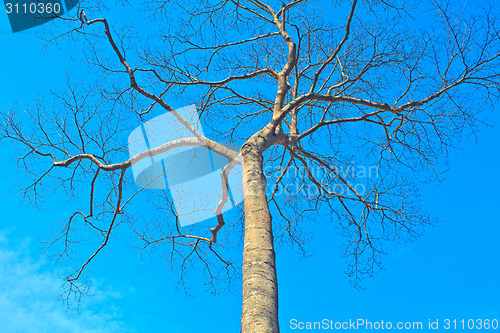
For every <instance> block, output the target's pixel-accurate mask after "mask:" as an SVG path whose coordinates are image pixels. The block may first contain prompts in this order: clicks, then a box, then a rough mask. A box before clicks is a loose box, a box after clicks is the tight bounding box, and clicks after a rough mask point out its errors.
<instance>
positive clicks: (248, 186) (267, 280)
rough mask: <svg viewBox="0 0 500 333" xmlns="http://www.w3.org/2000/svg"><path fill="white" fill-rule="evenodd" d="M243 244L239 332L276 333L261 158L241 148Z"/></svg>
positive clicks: (268, 218)
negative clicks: (241, 308)
mask: <svg viewBox="0 0 500 333" xmlns="http://www.w3.org/2000/svg"><path fill="white" fill-rule="evenodd" d="M242 153H243V162H244V166H243V182H244V193H245V244H244V250H243V310H242V317H241V332H243V333H258V332H266V333H271V332H279V324H278V280H277V276H276V262H275V253H274V244H273V230H272V218H271V213H270V211H269V206H268V204H267V196H266V178H265V176H264V172H263V168H262V154H261V153H260V152H259V151H258V150H257V149H256V148H252V147H251V146H248V147H244V149H242Z"/></svg>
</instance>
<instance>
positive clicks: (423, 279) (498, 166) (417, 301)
mask: <svg viewBox="0 0 500 333" xmlns="http://www.w3.org/2000/svg"><path fill="white" fill-rule="evenodd" d="M40 31H41V29H40V28H37V29H33V30H30V31H27V32H23V33H18V34H12V33H10V29H9V27H8V20H7V16H6V14H5V13H4V12H3V11H2V12H1V13H0V41H1V43H0V45H1V52H0V63H1V66H0V78H1V86H2V89H1V90H0V108H1V109H2V110H5V109H6V108H8V107H9V106H10V104H11V103H13V102H15V101H17V102H18V103H19V105H20V106H22V105H27V104H29V103H30V101H32V100H34V99H35V98H36V97H37V96H44V95H47V94H48V93H49V89H51V88H57V89H59V88H61V87H62V85H63V84H64V82H65V81H66V78H65V72H69V73H71V75H72V76H73V77H79V78H82V79H83V80H84V79H85V77H86V73H87V71H86V69H85V67H84V66H83V65H82V64H80V63H79V62H76V61H74V60H73V59H72V58H71V55H73V56H74V55H75V54H74V53H72V52H71V47H68V46H67V45H63V46H62V48H61V49H56V48H53V47H51V48H49V49H48V50H47V51H43V50H42V45H43V43H42V42H41V41H40V40H39V39H38V33H39V32H40ZM20 109H22V107H21V108H20ZM489 111H493V110H489ZM497 111H498V110H496V111H495V112H492V113H491V116H490V120H489V122H490V124H492V125H493V127H491V128H486V127H484V128H483V129H482V130H481V131H480V133H479V135H478V137H477V141H476V140H475V138H472V137H471V138H466V139H465V140H464V141H463V142H462V144H461V147H462V148H463V149H462V150H460V151H457V152H454V153H452V155H451V159H450V169H449V172H448V173H447V174H446V176H445V180H444V182H443V183H441V184H432V185H425V186H423V187H422V195H423V205H424V207H425V208H426V209H427V210H428V211H429V212H430V213H431V214H432V215H433V216H434V217H437V218H440V219H441V220H442V223H441V224H440V225H439V226H438V227H436V228H429V229H427V233H426V234H425V235H424V236H423V237H421V238H419V239H417V240H416V241H414V242H412V243H406V244H393V245H392V246H391V247H390V248H389V253H388V255H387V257H386V258H385V261H384V265H385V267H386V269H385V270H384V271H381V272H379V273H378V274H377V275H376V276H374V277H372V278H370V279H368V280H367V281H366V282H365V288H366V289H365V290H356V289H354V288H352V287H351V286H350V284H349V279H348V278H347V276H346V275H345V274H344V269H345V267H346V266H345V262H344V259H343V258H341V254H342V248H341V242H342V240H341V239H340V238H338V237H336V236H335V231H334V230H330V228H331V226H329V225H328V224H326V223H325V224H324V225H321V226H320V227H319V230H320V231H321V232H318V233H317V234H316V235H315V238H314V241H313V242H314V244H313V246H312V248H314V255H313V256H312V257H311V258H301V257H300V256H298V255H297V254H296V253H293V252H290V251H288V250H282V249H278V253H277V255H278V277H279V288H280V294H279V297H280V323H281V329H282V331H283V332H288V331H293V330H291V329H290V328H289V321H290V320H291V319H297V320H299V321H320V320H322V319H324V318H328V319H331V320H334V321H346V320H349V319H353V320H355V319H357V318H366V319H369V320H372V321H380V320H384V321H387V320H391V321H394V322H396V321H422V322H423V323H424V327H425V326H426V323H427V321H428V319H432V320H435V319H438V318H439V319H440V320H443V319H445V318H451V319H453V318H456V319H459V320H460V319H462V318H465V319H468V318H474V319H478V318H480V319H485V318H490V319H493V318H497V319H500V301H499V300H500V284H499V283H498V281H499V276H500V268H499V263H500V246H499V244H500V242H499V236H500V223H499V222H500V212H499V207H500V205H499V203H498V200H499V199H500V195H499V192H498V188H499V186H500V175H499V170H500V154H499V151H500V150H499V143H500V115H498V112H497ZM13 149H14V147H12V146H11V145H6V144H1V145H0V151H1V156H2V163H1V164H0V168H1V171H2V177H1V178H0V183H1V187H0V188H1V194H0V198H1V199H0V210H1V212H2V214H1V215H0V236H1V237H0V313H1V314H0V323H1V324H0V325H2V329H0V330H1V331H2V332H8V333H10V332H239V316H240V311H241V310H240V308H241V283H240V282H239V281H238V282H236V284H235V286H234V288H233V290H232V291H230V292H228V294H223V295H218V296H212V295H210V294H206V293H205V292H204V291H203V288H202V286H197V285H196V281H197V280H196V278H195V279H194V283H193V285H192V286H193V290H192V292H191V295H192V296H190V297H188V296H186V295H185V294H184V293H183V292H182V291H177V288H176V276H175V274H174V273H172V272H171V271H170V268H169V267H168V265H166V264H163V263H161V262H159V261H150V260H149V259H148V258H147V257H146V258H144V257H141V254H140V252H139V251H137V250H135V249H131V248H129V247H127V246H126V245H125V243H126V241H125V240H123V241H121V240H119V239H118V240H115V241H114V243H113V244H111V246H110V247H109V248H108V249H106V251H104V252H103V253H102V255H100V256H99V258H98V260H97V261H96V262H95V263H94V264H93V265H92V272H93V274H92V276H93V277H94V278H95V294H96V296H95V297H91V298H88V299H85V300H84V302H83V303H82V309H81V313H80V314H77V313H75V312H71V311H69V312H65V306H64V304H63V303H61V302H59V301H57V300H56V299H55V297H56V296H57V291H58V290H57V287H58V286H59V285H60V283H61V282H62V280H60V279H59V278H58V276H57V273H58V272H60V271H61V269H62V268H61V267H58V266H53V265H52V264H50V263H49V262H48V260H46V259H44V245H43V244H40V243H39V242H38V240H37V238H42V239H48V238H49V235H50V227H51V226H53V223H54V221H55V220H56V219H58V218H59V219H62V218H64V217H65V216H67V213H68V212H69V209H70V208H68V207H62V205H61V200H63V198H57V197H54V198H50V199H48V200H47V201H46V202H45V205H44V206H43V209H42V211H41V212H39V211H36V210H34V209H33V208H31V207H30V206H29V205H28V204H27V203H21V199H22V197H21V196H20V195H18V194H15V193H14V191H15V187H14V186H13V184H15V182H16V178H17V177H22V173H17V169H16V165H15V163H14V162H13V160H12V158H11V157H12V155H13V153H14V151H13ZM323 231H324V232H323ZM440 331H441V330H440Z"/></svg>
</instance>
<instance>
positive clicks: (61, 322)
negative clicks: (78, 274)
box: [0, 232, 131, 333]
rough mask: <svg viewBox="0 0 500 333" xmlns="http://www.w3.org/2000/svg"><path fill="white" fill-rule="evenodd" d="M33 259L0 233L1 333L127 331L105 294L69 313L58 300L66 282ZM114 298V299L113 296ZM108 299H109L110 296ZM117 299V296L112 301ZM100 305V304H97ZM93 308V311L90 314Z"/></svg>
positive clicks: (39, 261) (20, 246)
mask: <svg viewBox="0 0 500 333" xmlns="http://www.w3.org/2000/svg"><path fill="white" fill-rule="evenodd" d="M51 267H52V268H53V267H54V266H50V265H47V264H46V263H45V262H44V261H43V260H41V259H40V258H33V256H32V255H31V254H30V252H29V251H28V250H27V249H26V246H25V245H22V244H21V245H17V246H15V247H13V246H11V245H9V244H8V241H7V238H6V235H5V234H4V233H1V232H0V331H1V332H5V333H17V332H19V333H44V332H47V333H49V332H50V333H58V332H64V333H101V332H102V333H104V332H106V333H118V332H119V333H122V332H131V330H130V329H127V328H126V326H125V325H124V323H123V322H121V321H120V317H119V315H118V314H117V313H119V311H117V309H116V308H114V307H109V306H105V304H104V302H103V301H104V300H105V299H106V297H102V296H103V295H102V293H99V291H95V292H97V294H98V295H99V294H100V296H98V297H96V298H95V299H93V298H92V297H91V298H89V300H88V301H89V302H93V303H94V304H87V305H86V306H84V308H82V309H81V310H80V314H78V313H76V312H74V311H66V307H65V305H64V304H63V303H62V302H61V301H59V300H57V299H56V298H57V296H58V295H59V293H60V286H61V283H62V280H61V279H60V278H59V277H58V276H57V275H56V274H55V273H53V272H51V271H48V270H46V268H49V269H50V268H51ZM113 294H114V295H113ZM106 295H108V294H107V293H106ZM113 296H114V297H116V292H115V293H112V295H111V296H109V297H113ZM96 302H97V303H96ZM90 306H92V308H93V309H96V308H98V309H99V310H89V309H90Z"/></svg>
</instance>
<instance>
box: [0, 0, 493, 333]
mask: <svg viewBox="0 0 500 333" xmlns="http://www.w3.org/2000/svg"><path fill="white" fill-rule="evenodd" d="M143 5H144V6H145V7H144V8H146V13H147V14H148V15H151V21H152V22H154V23H155V24H156V26H157V27H158V28H159V30H158V31H159V32H158V33H156V34H155V35H154V36H153V37H155V38H156V39H146V37H144V36H134V35H133V34H132V33H131V31H130V30H129V29H120V30H114V29H113V26H112V24H111V23H110V22H109V21H108V20H107V19H105V18H96V17H97V15H98V13H99V10H101V9H102V8H101V7H100V6H99V5H96V6H95V7H90V5H89V6H87V4H85V3H81V4H80V8H79V9H78V12H77V15H76V17H74V18H73V19H65V20H64V22H61V24H64V25H65V26H66V25H67V24H69V25H70V26H71V29H67V33H65V34H64V35H63V36H54V37H53V38H51V39H50V41H51V42H55V43H57V42H59V41H62V40H64V38H69V39H70V40H73V39H77V40H84V41H86V42H88V44H87V50H88V52H87V53H86V60H87V61H88V62H89V64H90V65H92V68H94V69H95V70H96V72H97V73H98V74H99V75H100V76H99V77H100V78H104V80H102V81H99V82H98V83H97V84H91V85H89V86H88V88H81V87H75V84H74V83H71V82H70V81H69V82H68V89H67V90H66V91H65V92H63V93H56V94H55V98H54V104H53V106H50V108H49V107H48V106H47V105H46V103H43V102H38V103H37V104H36V107H35V108H34V109H32V110H30V111H29V112H28V113H27V118H28V119H25V120H24V122H27V123H28V125H27V126H26V125H25V124H24V125H23V123H22V119H19V116H17V115H16V114H15V112H10V113H5V115H4V121H3V123H2V133H3V138H4V139H10V140H14V141H15V142H17V143H18V144H20V146H22V147H23V148H24V153H23V154H21V155H20V159H19V161H20V165H21V166H22V167H24V168H25V170H26V171H27V173H28V175H31V176H33V181H32V182H31V183H30V185H28V186H27V187H26V188H25V194H26V195H27V196H28V197H30V198H32V199H33V202H34V203H36V202H37V199H38V197H39V195H40V194H41V190H42V189H43V187H44V186H52V187H53V188H54V189H55V190H59V189H65V190H68V191H69V193H71V194H72V195H77V194H78V193H79V192H80V191H81V189H82V186H84V187H85V188H86V192H85V195H90V205H89V208H88V209H87V210H86V211H84V210H77V211H75V213H74V214H73V215H72V216H70V217H69V219H68V221H67V223H65V224H64V225H63V227H62V231H61V232H60V233H58V234H56V236H55V240H54V242H53V244H52V246H54V247H57V246H61V248H59V249H58V250H59V252H58V253H59V256H58V257H57V258H56V259H57V260H59V259H62V258H65V257H69V256H70V255H71V254H72V251H73V250H72V249H73V246H74V245H75V240H74V237H75V230H78V228H82V227H85V228H87V229H88V230H90V231H93V232H94V233H95V235H96V237H98V239H99V240H100V244H99V246H98V247H97V248H96V250H95V252H94V253H93V254H92V255H91V256H89V257H88V259H86V260H84V261H83V263H81V265H80V266H79V268H78V269H76V270H75V271H74V272H72V273H71V274H69V275H68V277H67V287H68V289H67V292H68V297H69V296H70V295H73V294H75V295H78V294H79V293H81V292H85V287H84V285H83V286H82V285H81V284H79V281H80V280H82V278H83V276H84V273H85V272H86V269H87V267H88V265H90V264H91V262H92V260H93V258H94V257H95V256H97V255H98V254H99V252H100V251H101V250H102V249H103V248H104V247H106V246H107V245H108V242H109V240H110V237H111V236H112V233H113V231H114V230H116V228H117V227H118V226H119V225H120V224H122V223H124V222H125V223H127V224H129V225H130V226H131V228H132V230H133V231H134V232H135V233H136V234H137V235H138V236H139V238H140V239H141V240H143V241H144V242H145V243H144V244H145V245H144V246H145V248H148V247H154V246H161V245H164V244H168V245H169V246H171V248H170V250H169V252H167V253H169V256H170V258H171V262H172V264H176V263H178V265H179V268H180V273H181V277H180V279H181V282H182V281H183V279H184V277H183V276H184V275H183V274H184V271H185V269H187V267H188V266H189V265H190V264H191V263H193V262H195V261H198V263H199V264H201V265H204V267H205V270H206V272H207V274H208V277H209V279H210V280H209V281H210V284H209V285H210V287H212V288H216V287H217V281H218V279H219V278H222V279H224V278H225V277H228V278H231V277H232V276H233V274H234V269H235V268H234V267H233V263H232V262H231V261H230V260H227V259H225V258H224V255H223V252H224V248H223V245H224V244H226V245H227V244H228V243H227V242H229V241H230V240H234V239H237V238H235V235H236V237H237V234H238V232H239V231H241V232H242V233H243V237H244V239H243V240H241V242H242V244H243V262H242V267H241V268H242V279H243V305H242V317H241V327H242V328H241V330H242V332H279V323H278V280H277V274H276V264H275V251H274V249H275V243H276V242H277V241H282V240H283V241H290V242H291V244H293V245H294V246H296V247H297V248H298V249H299V250H301V251H306V249H305V247H304V245H305V243H307V237H305V236H304V233H305V229H306V222H307V221H308V220H310V219H314V218H321V216H322V215H324V214H328V216H330V217H331V219H332V221H333V222H334V223H336V224H338V226H339V230H340V231H341V232H342V233H343V235H344V236H345V238H346V247H345V255H346V256H348V257H350V258H351V259H350V265H349V268H348V274H349V275H350V276H352V278H353V283H354V285H359V283H360V280H361V279H362V277H363V276H364V275H366V274H368V275H371V274H373V272H374V270H375V269H376V268H377V267H378V266H379V265H380V260H381V258H380V257H381V255H382V254H383V245H384V243H385V242H386V241H389V240H392V239H394V238H403V239H406V238H412V237H416V236H418V235H419V233H420V232H421V230H422V227H423V226H425V225H427V224H430V223H432V222H433V220H432V219H431V218H430V217H429V216H427V215H426V214H425V212H422V211H421V209H420V207H419V203H418V191H417V185H418V183H419V182H420V180H421V179H428V180H438V179H439V174H440V173H441V171H442V166H443V163H442V160H443V158H445V157H446V154H447V152H448V151H449V149H451V148H454V147H455V146H456V145H457V143H458V142H459V139H460V137H461V136H462V135H464V134H466V133H470V132H474V131H475V129H476V126H477V125H478V124H479V123H480V122H481V120H482V116H481V115H480V113H479V112H480V111H482V110H484V109H486V108H488V107H491V106H493V105H494V103H495V102H496V99H497V97H498V93H499V88H500V85H499V80H498V79H499V73H498V70H497V68H498V66H499V58H500V53H499V46H500V44H499V31H498V23H497V22H496V17H495V15H493V13H494V11H493V8H489V9H486V10H483V11H481V12H480V13H479V14H475V15H470V17H466V16H467V15H465V14H464V13H461V14H460V15H456V14H455V13H454V11H455V6H453V5H451V4H446V3H438V2H432V3H429V4H412V5H410V4H408V2H402V3H397V2H394V3H393V2H387V1H358V0H354V1H352V2H349V3H345V2H339V3H334V2H327V1H319V2H312V1H304V0H295V1H292V2H290V3H288V4H282V3H281V2H277V1H271V0H270V1H268V2H267V3H264V2H263V1H260V0H249V1H233V0H220V1H208V0H205V1H198V2H185V1H178V2H176V1H152V0H149V1H145V3H144V4H143ZM412 15H413V16H412ZM415 20H426V22H431V23H430V24H429V25H428V26H427V27H421V26H417V27H415V26H414V25H413V24H414V22H415ZM424 28H425V29H424ZM136 41H140V42H139V43H137V42H136ZM178 101H182V102H183V103H186V104H184V105H187V104H190V103H193V102H195V103H196V105H197V107H198V110H199V112H200V114H201V115H202V122H203V121H204V124H205V125H208V126H209V127H210V135H206V136H205V135H204V134H202V133H200V131H199V130H198V129H197V128H195V126H193V125H192V124H191V123H190V122H189V121H188V120H186V119H185V118H184V117H183V116H182V115H181V114H180V113H179V112H178V111H176V109H175V108H174V107H173V106H172V105H173V103H176V102H177V103H178ZM158 110H161V111H162V112H168V113H169V114H170V115H173V116H174V117H175V118H176V119H177V121H178V122H179V123H180V124H182V125H183V126H184V127H185V128H186V129H187V130H188V131H189V132H190V133H191V134H192V137H190V138H183V139H178V140H175V141H171V142H165V143H164V144H162V145H160V146H159V147H156V148H153V149H149V150H147V151H143V152H141V153H139V154H138V155H135V156H130V157H128V156H127V146H126V140H124V135H126V134H128V133H130V130H131V128H134V127H136V126H137V124H138V123H139V122H141V121H143V120H144V119H148V117H152V115H153V113H154V112H158ZM221 142H231V143H234V144H237V145H238V146H239V147H241V148H240V149H239V151H237V150H233V149H231V148H229V147H228V146H227V145H225V144H222V143H221ZM177 147H206V148H208V149H209V150H210V151H212V152H213V153H216V154H219V155H221V156H225V157H226V158H228V159H229V160H230V161H233V162H231V163H229V164H228V166H227V167H226V168H224V170H223V171H222V173H221V189H222V192H223V195H222V197H221V201H220V203H219V205H218V207H217V210H216V211H215V212H214V214H215V215H216V216H217V224H216V225H214V226H213V227H212V228H210V229H209V230H207V229H206V228H202V227H200V226H197V225H195V226H191V227H189V228H181V227H180V225H179V221H178V219H179V216H177V215H178V213H177V212H176V210H175V209H174V207H173V204H172V198H171V196H170V195H169V193H168V192H167V191H157V192H154V193H145V192H147V191H143V188H141V189H138V190H137V189H134V186H133V184H131V183H130V178H131V177H130V171H129V170H130V169H131V167H132V166H133V165H134V164H135V163H137V162H138V161H141V160H143V159H145V158H149V157H152V156H157V155H159V154H162V153H165V152H167V151H169V150H172V149H175V148H177ZM236 164H241V165H242V175H243V184H244V185H243V191H244V207H243V210H242V212H243V215H244V219H243V220H244V223H242V222H241V221H239V220H238V216H237V215H235V213H234V212H229V213H227V214H226V213H222V207H223V206H224V205H225V203H226V201H227V200H228V184H227V183H228V174H229V172H230V171H231V168H233V167H234V166H235V165H236ZM356 166H369V168H368V169H369V170H370V168H372V169H371V170H376V173H377V175H378V177H367V176H366V174H365V172H366V168H364V169H362V170H358V169H356ZM291 172H292V175H293V177H290V173H291ZM416 175H419V176H418V177H417V176H416ZM289 178H291V179H289ZM290 182H293V183H294V185H295V186H296V187H295V190H294V191H293V192H290V191H288V185H290ZM141 195H148V196H149V195H151V196H153V198H149V199H148V200H149V202H151V204H152V205H153V206H156V207H158V208H159V209H160V210H163V211H165V210H166V211H168V212H169V213H170V217H169V218H168V219H165V217H164V216H163V217H162V219H161V220H156V219H155V217H152V216H151V215H149V214H148V213H144V211H141V209H140V208H133V204H132V203H133V202H134V200H137V198H138V197H140V196H141ZM139 216H142V218H139ZM228 217H229V218H228ZM273 217H274V219H273ZM142 219H143V220H144V221H145V222H144V223H142V224H141V223H140V221H141V220H142ZM238 226H241V230H237V227H238ZM278 231H280V232H281V233H278ZM220 233H225V234H223V235H224V238H223V239H222V238H221V237H220V236H219V234H220ZM240 245H241V243H240ZM212 259H214V260H212ZM221 274H222V275H221ZM182 283H183V282H182Z"/></svg>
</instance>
